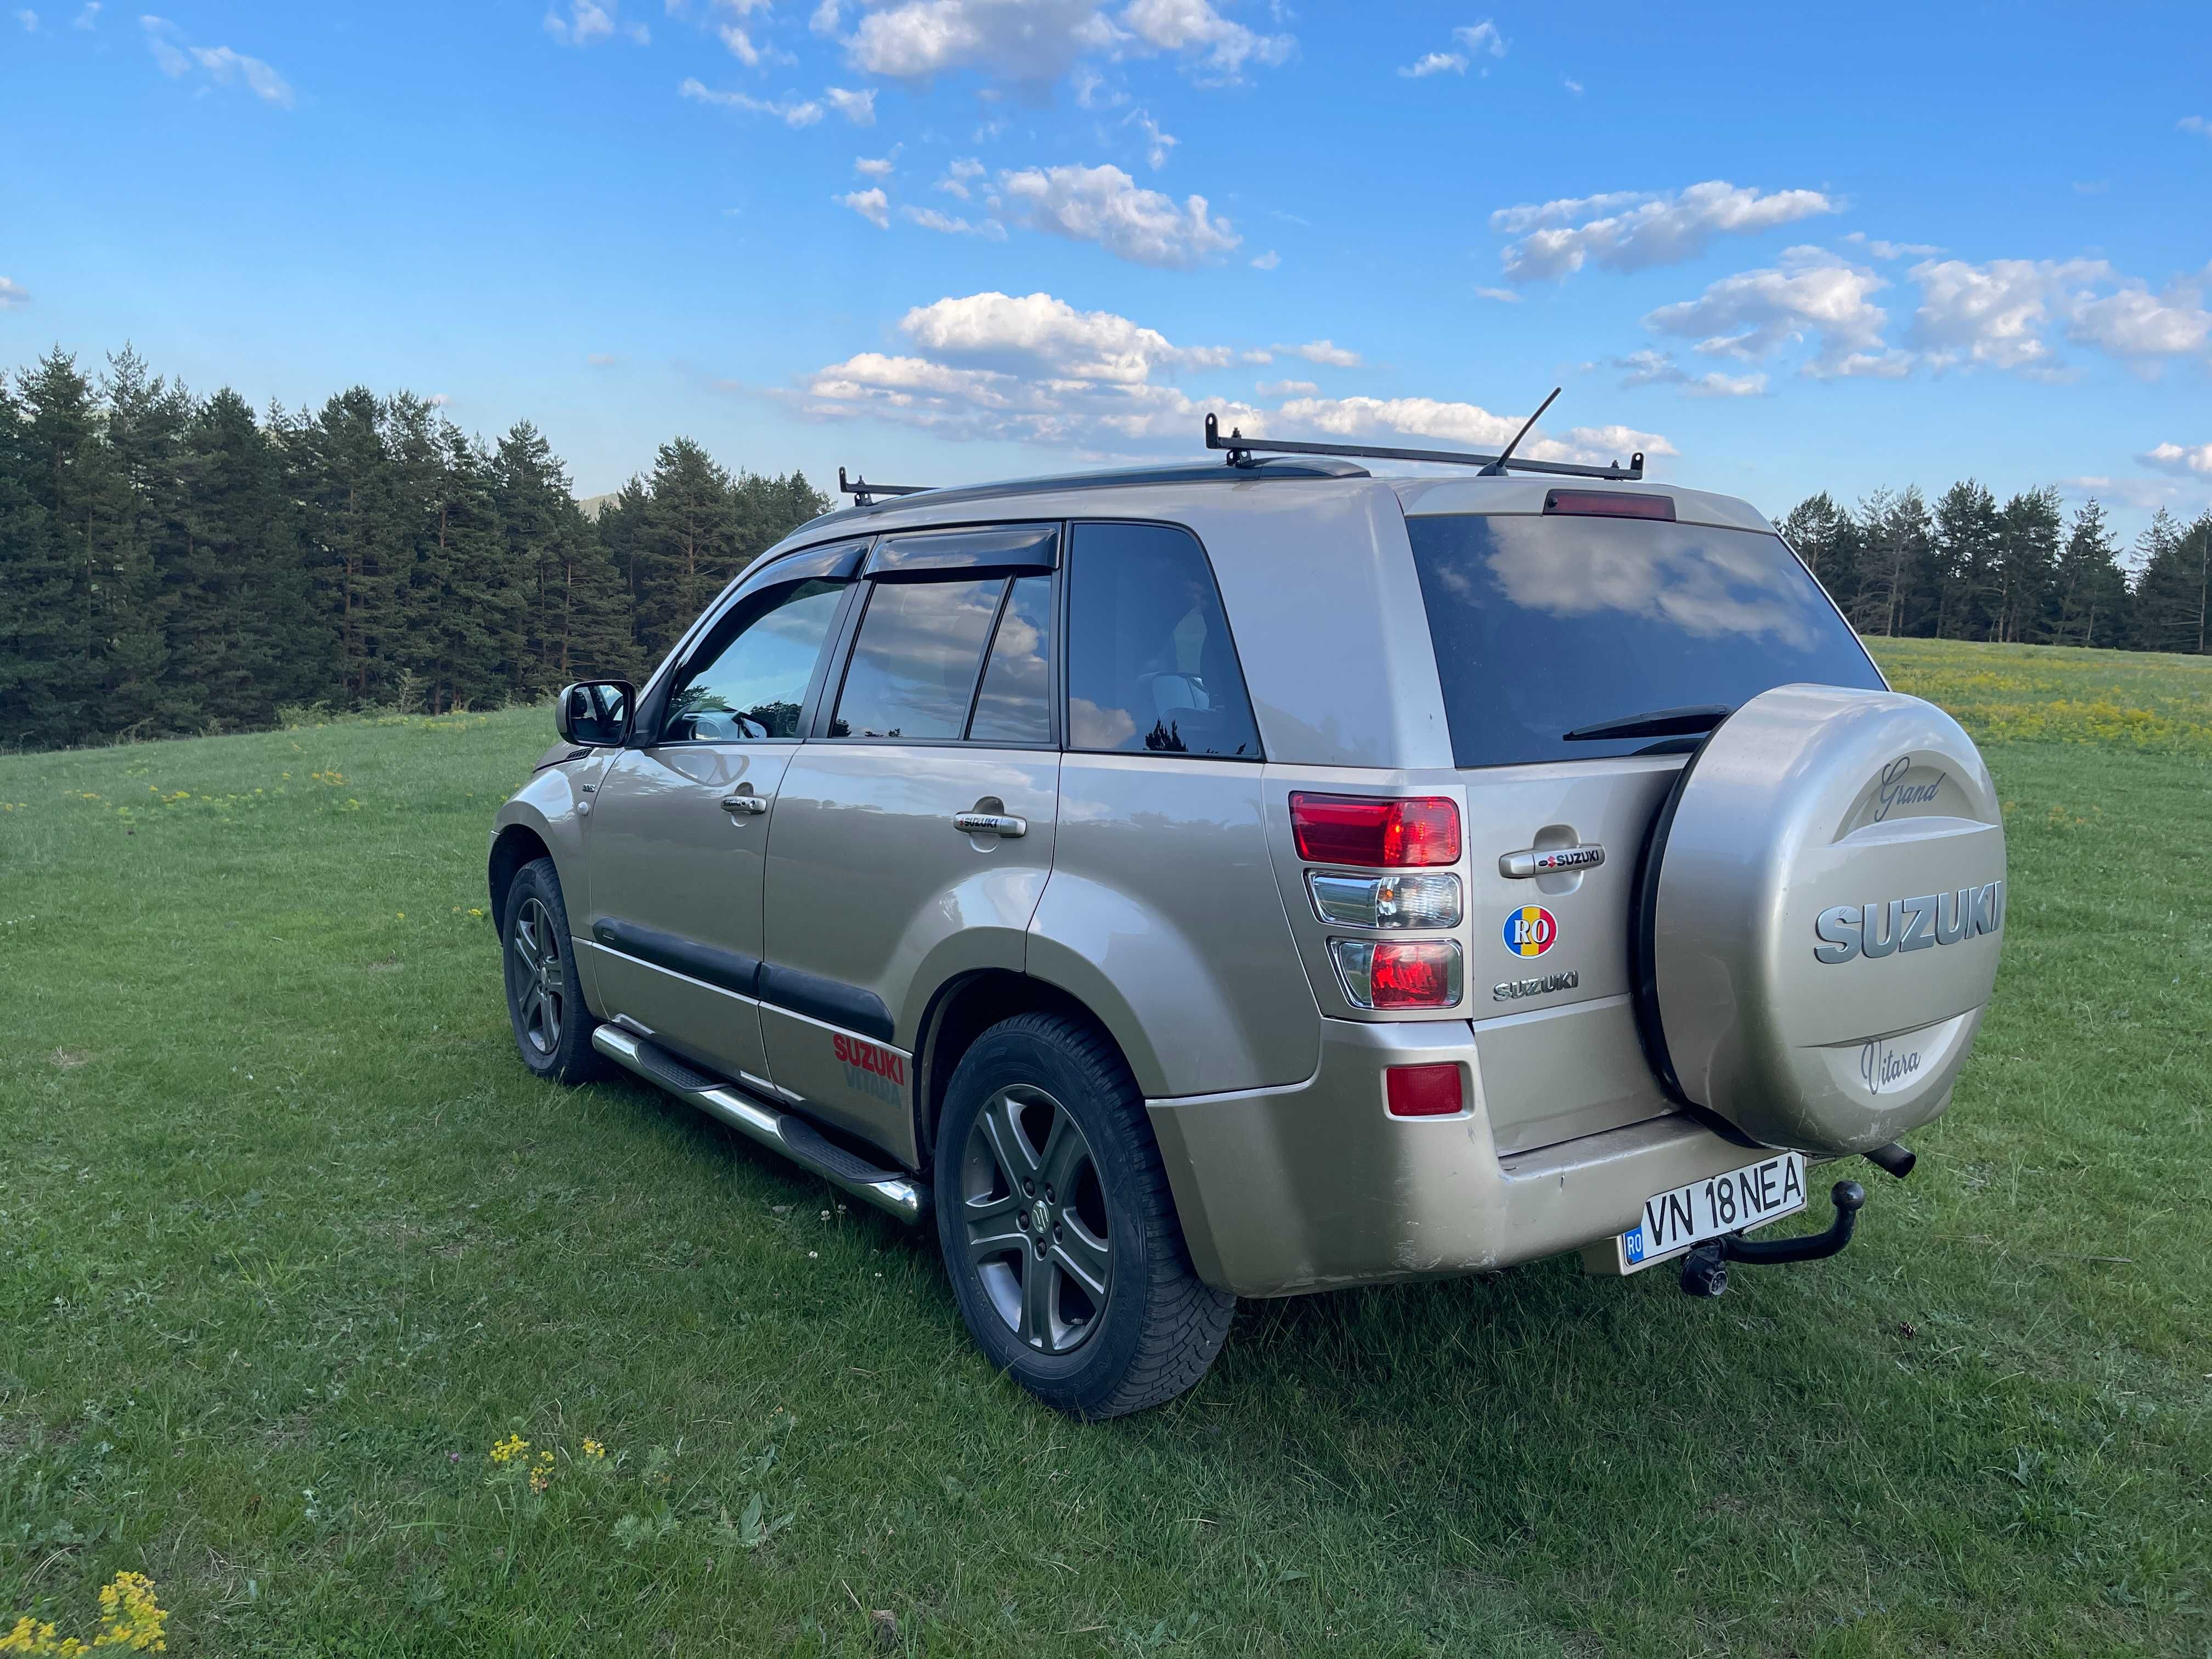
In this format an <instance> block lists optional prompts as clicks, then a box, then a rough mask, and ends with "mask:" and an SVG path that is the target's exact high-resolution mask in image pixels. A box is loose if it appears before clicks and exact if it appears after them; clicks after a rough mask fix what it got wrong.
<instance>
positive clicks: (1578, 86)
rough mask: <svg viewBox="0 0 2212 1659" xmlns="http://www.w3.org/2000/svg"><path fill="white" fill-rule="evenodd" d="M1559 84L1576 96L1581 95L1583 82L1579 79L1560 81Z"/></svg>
mask: <svg viewBox="0 0 2212 1659" xmlns="http://www.w3.org/2000/svg"><path fill="white" fill-rule="evenodd" d="M1559 84H1560V85H1561V86H1563V87H1565V88H1566V89H1567V90H1568V91H1569V92H1571V93H1572V94H1574V95H1575V96H1576V97H1577V98H1579V97H1581V96H1582V95H1583V83H1582V82H1579V81H1561V82H1559Z"/></svg>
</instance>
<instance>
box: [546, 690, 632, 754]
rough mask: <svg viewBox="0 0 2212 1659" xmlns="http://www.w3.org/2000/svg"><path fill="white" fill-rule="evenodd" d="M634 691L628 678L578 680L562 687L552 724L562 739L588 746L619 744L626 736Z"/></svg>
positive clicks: (564, 741)
mask: <svg viewBox="0 0 2212 1659" xmlns="http://www.w3.org/2000/svg"><path fill="white" fill-rule="evenodd" d="M636 701H637V693H636V691H635V689H634V688H633V687H632V686H631V684H630V683H629V681H628V680H579V681H578V682H577V683H576V684H574V685H568V686H563V687H562V689H561V696H560V699H559V701H557V702H555V703H554V705H553V726H554V729H555V730H556V731H557V732H560V734H561V740H562V742H563V743H575V744H584V745H586V747H588V748H594V749H598V748H605V747H611V746H614V745H618V744H621V743H623V741H625V740H626V739H627V738H629V722H630V710H631V708H633V706H634V705H635V703H636Z"/></svg>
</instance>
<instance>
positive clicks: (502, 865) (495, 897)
mask: <svg viewBox="0 0 2212 1659" xmlns="http://www.w3.org/2000/svg"><path fill="white" fill-rule="evenodd" d="M552 856H553V849H552V848H550V847H549V846H548V845H546V842H545V837H544V836H542V835H540V834H539V833H538V831H537V830H536V829H532V827H531V826H530V825H529V824H526V823H510V824H507V825H506V826H505V827H504V828H502V829H501V830H500V831H499V832H498V834H496V835H495V836H493V837H492V843H491V860H490V864H489V869H488V871H487V872H486V873H487V875H488V877H489V886H490V891H491V927H492V931H493V932H494V933H497V932H498V931H499V929H500V926H501V918H503V917H504V916H505V915H506V914H507V894H508V892H509V891H510V890H512V889H513V886H514V878H515V877H516V876H517V875H519V874H520V872H521V870H522V866H524V865H526V864H528V863H530V862H531V861H532V860H536V859H550V858H551V857H552ZM555 868H556V870H557V869H558V868H559V865H558V862H557V860H556V865H555ZM564 885H565V884H564Z"/></svg>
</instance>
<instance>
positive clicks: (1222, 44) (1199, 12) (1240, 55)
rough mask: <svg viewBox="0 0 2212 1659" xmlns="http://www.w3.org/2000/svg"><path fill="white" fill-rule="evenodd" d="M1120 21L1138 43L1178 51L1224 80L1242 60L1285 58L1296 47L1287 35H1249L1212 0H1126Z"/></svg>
mask: <svg viewBox="0 0 2212 1659" xmlns="http://www.w3.org/2000/svg"><path fill="white" fill-rule="evenodd" d="M1121 27H1123V28H1124V29H1126V30H1127V31H1128V32H1129V33H1131V34H1133V35H1134V36H1135V37H1136V39H1137V40H1138V41H1139V42H1141V43H1142V44H1143V45H1145V46H1153V47H1157V48H1158V50H1160V51H1162V52H1181V53H1182V54H1183V55H1184V56H1185V57H1187V58H1193V59H1194V60H1196V61H1198V62H1200V64H1203V65H1204V66H1205V67H1206V68H1207V69H1210V70H1213V71H1214V72H1215V73H1216V74H1218V75H1219V76H1221V77H1222V78H1224V79H1225V80H1231V81H1234V80H1237V79H1239V78H1241V77H1242V76H1243V73H1244V66H1245V65H1246V64H1248V63H1259V64H1281V63H1285V62H1287V61H1289V59H1290V57H1291V53H1292V52H1295V51H1296V50H1297V41H1296V40H1293V39H1292V38H1291V36H1289V35H1287V34H1255V33H1254V32H1253V31H1252V30H1250V29H1249V28H1247V27H1244V25H1243V24H1242V23H1238V22H1234V21H1231V20H1230V19H1228V18H1226V17H1224V16H1223V15H1221V14H1220V12H1219V11H1218V10H1216V9H1214V7H1213V5H1212V0H1130V4H1129V6H1128V8H1127V9H1126V10H1125V11H1123V12H1122V14H1121Z"/></svg>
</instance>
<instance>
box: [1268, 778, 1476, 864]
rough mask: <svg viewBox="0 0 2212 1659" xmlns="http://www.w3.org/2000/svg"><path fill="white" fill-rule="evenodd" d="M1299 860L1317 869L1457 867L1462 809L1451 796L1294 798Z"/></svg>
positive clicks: (1293, 828)
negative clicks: (1332, 866)
mask: <svg viewBox="0 0 2212 1659" xmlns="http://www.w3.org/2000/svg"><path fill="white" fill-rule="evenodd" d="M1291 834H1292V835H1293V836H1296V837H1297V843H1298V856H1299V857H1300V858H1302V859H1310V860H1313V861H1314V862H1315V863H1316V864H1358V865H1364V866H1368V867H1370V868H1389V867H1396V866H1406V865H1413V866H1421V865H1435V864H1457V863H1458V862H1459V808H1458V806H1457V805H1455V804H1454V803H1453V802H1452V800H1451V799H1450V798H1449V796H1444V795H1416V796H1413V797H1411V798H1408V799H1396V800H1394V799H1390V798H1389V797H1388V796H1383V795H1309V794H1306V793H1303V792H1301V793H1294V794H1292V795H1291Z"/></svg>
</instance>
